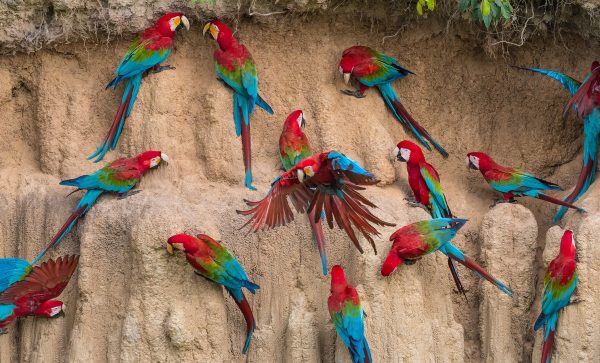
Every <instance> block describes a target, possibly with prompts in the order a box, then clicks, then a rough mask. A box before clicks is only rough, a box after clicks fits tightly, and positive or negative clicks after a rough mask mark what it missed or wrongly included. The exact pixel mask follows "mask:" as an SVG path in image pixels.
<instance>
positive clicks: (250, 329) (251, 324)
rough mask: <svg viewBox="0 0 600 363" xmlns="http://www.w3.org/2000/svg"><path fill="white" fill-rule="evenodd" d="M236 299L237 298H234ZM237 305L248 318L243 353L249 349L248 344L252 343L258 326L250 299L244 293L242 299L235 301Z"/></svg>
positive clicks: (245, 317)
mask: <svg viewBox="0 0 600 363" xmlns="http://www.w3.org/2000/svg"><path fill="white" fill-rule="evenodd" d="M234 300H235V299H234ZM235 303H236V304H237V306H238V307H239V308H240V311H241V312H242V314H243V315H244V319H246V342H245V343H244V349H243V350H242V353H244V354H245V353H246V352H247V351H248V345H249V344H250V339H251V338H252V333H254V329H255V328H256V322H255V321H254V315H253V314H252V308H250V304H249V303H248V299H246V296H244V294H243V293H242V301H240V302H237V301H236V302H235Z"/></svg>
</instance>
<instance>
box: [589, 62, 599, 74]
mask: <svg viewBox="0 0 600 363" xmlns="http://www.w3.org/2000/svg"><path fill="white" fill-rule="evenodd" d="M590 71H592V72H594V71H600V62H598V61H593V62H592V66H591V67H590Z"/></svg>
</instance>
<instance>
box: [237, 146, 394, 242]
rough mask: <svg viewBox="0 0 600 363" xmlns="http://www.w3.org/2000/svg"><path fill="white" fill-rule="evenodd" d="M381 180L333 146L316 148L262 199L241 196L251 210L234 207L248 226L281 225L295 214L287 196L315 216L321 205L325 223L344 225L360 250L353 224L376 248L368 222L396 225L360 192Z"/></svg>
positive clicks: (317, 217) (252, 228) (300, 209)
mask: <svg viewBox="0 0 600 363" xmlns="http://www.w3.org/2000/svg"><path fill="white" fill-rule="evenodd" d="M378 182H379V180H377V178H376V177H375V176H374V175H373V174H371V173H370V172H368V171H367V170H365V169H363V167H362V166H360V165H359V164H358V163H357V162H356V161H354V160H352V159H350V158H348V157H346V156H345V155H344V154H341V153H339V152H337V151H330V152H325V153H318V154H314V155H312V156H310V157H308V158H306V159H304V160H302V161H300V162H298V163H297V164H296V165H295V166H294V167H293V168H291V169H290V170H288V171H286V172H284V173H283V174H281V175H280V176H278V177H277V178H276V179H275V180H274V181H273V183H271V189H270V190H269V193H268V194H267V195H266V196H265V197H264V198H263V199H262V200H260V201H257V202H251V201H248V200H244V201H245V202H246V204H247V205H248V206H249V207H250V209H249V210H245V211H237V213H238V214H241V215H244V216H248V215H251V217H250V219H248V221H247V222H246V223H245V224H244V225H243V226H242V228H243V227H245V226H247V225H250V231H251V232H256V231H258V230H260V229H264V228H274V227H278V226H283V225H285V224H287V223H289V222H291V221H293V220H294V213H293V212H292V209H291V208H290V205H289V202H288V197H289V198H290V199H291V200H292V204H293V205H294V207H295V209H296V211H297V212H298V213H305V212H307V213H308V214H309V215H312V216H313V218H314V219H313V220H314V221H315V222H317V221H319V220H320V219H321V215H322V213H323V211H324V213H325V217H326V219H327V223H328V225H329V228H331V229H333V221H334V219H335V222H336V223H337V225H338V227H339V228H340V229H343V230H344V231H345V232H346V234H348V237H350V239H351V240H352V242H353V243H354V245H355V246H356V248H357V249H358V250H359V251H360V253H363V249H362V247H361V246H360V244H359V242H358V238H357V237H356V235H355V233H354V230H353V228H352V226H353V225H354V227H355V228H356V229H358V230H359V231H360V232H361V233H362V235H363V236H364V237H365V238H366V239H367V240H368V241H369V243H370V244H371V246H372V247H373V250H374V251H375V253H377V249H376V247H375V242H374V241H373V238H372V235H379V232H378V231H377V229H376V228H375V227H373V226H372V225H371V224H370V223H375V224H377V225H380V226H394V224H393V223H388V222H384V221H383V220H381V219H379V218H377V217H376V216H374V215H373V214H372V213H371V212H370V211H369V210H368V209H367V208H366V207H371V208H376V206H375V205H374V204H373V203H371V202H370V201H369V200H368V199H366V198H365V197H363V196H362V195H360V193H359V191H360V190H363V189H364V188H363V187H362V186H363V185H374V184H377V183H378Z"/></svg>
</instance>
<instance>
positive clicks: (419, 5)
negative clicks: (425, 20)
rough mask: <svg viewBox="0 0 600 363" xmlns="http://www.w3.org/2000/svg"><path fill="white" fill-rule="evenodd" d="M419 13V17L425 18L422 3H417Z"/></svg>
mask: <svg viewBox="0 0 600 363" xmlns="http://www.w3.org/2000/svg"><path fill="white" fill-rule="evenodd" d="M417 13H419V15H421V16H423V5H421V1H419V2H418V3H417Z"/></svg>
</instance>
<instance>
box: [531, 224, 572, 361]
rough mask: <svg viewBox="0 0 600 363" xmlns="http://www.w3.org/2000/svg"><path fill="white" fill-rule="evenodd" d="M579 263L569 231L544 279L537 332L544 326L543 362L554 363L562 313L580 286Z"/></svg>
mask: <svg viewBox="0 0 600 363" xmlns="http://www.w3.org/2000/svg"><path fill="white" fill-rule="evenodd" d="M578 278H579V277H578V274H577V262H576V260H575V239H574V238H573V232H571V231H570V230H566V231H565V233H564V234H563V237H562V240H561V241H560V252H559V253H558V256H556V258H555V259H554V260H552V262H550V264H549V265H548V269H547V271H546V276H545V277H544V295H543V298H542V312H541V313H540V316H539V317H538V318H537V320H536V322H535V326H534V330H538V329H539V328H541V327H542V326H544V346H543V348H542V360H541V362H542V363H548V362H550V352H551V351H552V344H553V343H554V334H555V333H556V325H557V323H558V312H559V311H560V310H561V309H563V308H565V307H567V305H569V303H570V300H571V295H573V291H575V288H576V287H577V280H578Z"/></svg>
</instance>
